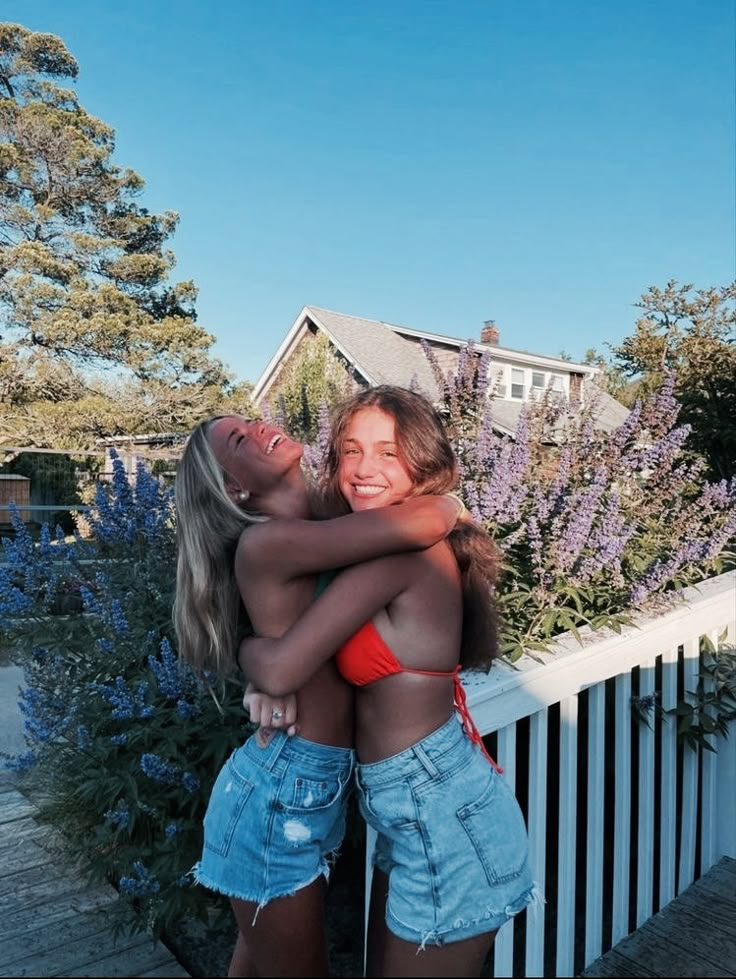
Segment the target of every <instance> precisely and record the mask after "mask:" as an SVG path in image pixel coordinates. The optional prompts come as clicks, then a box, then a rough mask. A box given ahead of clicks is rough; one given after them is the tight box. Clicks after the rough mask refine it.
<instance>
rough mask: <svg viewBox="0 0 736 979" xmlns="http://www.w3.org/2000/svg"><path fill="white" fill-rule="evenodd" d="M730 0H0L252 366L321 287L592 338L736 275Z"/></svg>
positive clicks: (461, 332) (461, 319) (437, 320)
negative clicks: (656, 302) (165, 231)
mask: <svg viewBox="0 0 736 979" xmlns="http://www.w3.org/2000/svg"><path fill="white" fill-rule="evenodd" d="M734 18H735V15H734V4H733V0H707V2H704V0H617V2H616V3H610V2H603V0H587V2H586V0H575V2H566V0H559V2H556V3H554V2H542V0H422V2H420V0H371V2H367V0H364V2H362V3H356V2H349V0H334V2H333V0H312V2H310V3H306V2H296V0H259V2H255V0H241V2H236V0H230V2H220V3H215V4H212V5H205V4H203V3H202V2H201V0H197V2H191V0H178V2H174V0H155V2H150V0H145V2H144V0H127V2H126V0H120V2H117V3H114V4H113V3H110V2H108V3H100V2H99V0H69V2H67V3H61V2H59V0H53V2H52V0H34V3H32V4H29V3H27V2H18V0H4V2H3V6H2V19H3V20H4V21H11V22H17V23H21V24H23V25H24V26H26V27H28V28H30V29H32V30H37V31H46V32H50V33H53V34H58V35H59V36H60V37H61V38H62V39H63V40H64V42H65V43H66V45H67V47H68V48H69V50H70V51H71V53H72V54H73V55H74V56H75V57H76V58H77V60H78V62H79V66H80V75H79V80H78V82H77V85H76V88H77V92H78V94H79V98H80V101H81V102H82V104H83V105H84V106H85V107H86V108H87V109H88V111H90V112H92V113H93V114H94V115H97V116H99V117H100V118H102V119H104V121H105V122H107V123H108V124H109V125H111V126H112V127H113V128H114V129H115V130H116V133H117V144H116V154H115V159H116V162H118V163H119V164H120V165H123V166H130V167H132V168H133V169H134V170H136V171H138V173H139V174H140V175H141V176H142V177H143V178H144V179H145V181H146V188H145V191H144V194H143V197H142V203H143V204H144V205H145V206H147V207H149V208H150V209H152V210H156V211H160V210H165V209H168V210H174V211H177V212H178V213H179V214H180V218H181V222H180V225H179V228H178V230H177V233H176V235H175V236H174V238H173V239H172V241H171V247H172V249H173V251H174V252H175V254H176V256H177V266H176V268H175V270H174V278H175V279H177V280H179V279H193V280H194V281H195V283H196V285H197V286H198V288H199V299H198V302H197V309H198V313H199V322H200V323H201V324H202V325H203V326H204V327H205V328H207V329H208V330H209V331H210V332H211V333H213V334H214V335H215V336H216V338H217V342H216V344H215V347H214V352H215V353H216V354H217V355H218V356H219V357H220V358H221V359H222V360H223V361H225V363H226V364H227V365H228V366H229V367H230V369H231V370H232V371H233V373H234V374H235V376H236V377H237V378H238V379H240V380H251V381H255V380H256V379H257V378H258V376H259V374H260V373H261V371H262V370H263V368H264V367H265V366H266V364H267V362H268V360H269V359H270V358H271V356H272V355H273V354H274V353H275V351H276V348H277V347H278V345H279V344H280V342H281V340H282V339H283V337H284V335H285V333H286V331H287V329H288V328H289V327H290V326H291V324H292V322H293V320H294V319H295V317H296V316H297V314H298V313H299V311H300V310H301V308H302V306H304V305H307V304H311V305H317V306H324V307H327V308H330V309H336V310H340V311H342V312H346V313H352V314H354V315H358V316H366V317H371V318H376V319H383V320H387V321H389V322H392V323H397V324H401V325H404V326H408V327H413V328H416V329H427V330H430V331H433V332H437V333H445V334H447V335H450V336H454V337H458V338H461V339H468V338H470V337H478V336H479V332H480V329H481V326H482V324H483V321H484V320H487V319H495V320H496V323H497V325H498V327H499V329H500V332H501V343H502V344H503V345H505V346H509V347H515V348H518V349H523V350H530V351H534V352H538V353H546V354H553V355H555V354H559V353H560V352H562V351H565V352H566V353H568V354H570V355H571V356H573V358H575V359H577V358H581V357H582V356H583V355H584V353H585V350H586V349H587V348H589V347H596V348H598V350H599V351H601V352H603V353H607V352H608V351H607V348H606V346H605V345H606V343H617V342H619V341H620V340H621V339H622V338H623V337H625V336H626V335H628V334H630V333H631V332H632V330H633V327H634V323H635V320H636V316H637V310H636V308H635V306H634V303H635V302H636V301H637V300H638V298H639V297H640V295H641V293H642V292H644V291H645V290H646V289H647V288H648V287H649V286H650V285H657V286H664V285H665V284H666V282H667V280H668V279H677V280H678V281H679V282H681V283H685V282H692V283H694V285H695V286H696V287H708V286H714V285H725V284H727V283H728V282H729V281H731V280H732V279H733V278H734V277H736V252H735V249H736V201H735V198H734V192H735V177H734V173H735V166H736V163H735V160H734V154H735V146H736V133H735V125H734V120H735V115H736V105H735V96H734V86H735V65H734V61H735V54H734V51H735V36H734V35H735V30H734Z"/></svg>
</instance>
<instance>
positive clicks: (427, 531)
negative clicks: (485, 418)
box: [207, 416, 458, 977]
mask: <svg viewBox="0 0 736 979" xmlns="http://www.w3.org/2000/svg"><path fill="white" fill-rule="evenodd" d="M207 437H208V441H209V443H210V446H211V448H212V450H213V454H214V455H215V457H216V459H217V461H218V462H219V464H220V466H221V467H222V469H223V472H224V473H225V486H226V489H227V492H228V494H229V495H230V496H231V498H232V499H233V501H234V502H235V503H236V504H237V505H246V506H247V507H248V508H249V509H250V510H252V511H256V512H260V513H262V514H265V515H268V516H269V517H271V519H270V520H269V521H267V522H264V523H260V524H254V525H252V526H250V527H248V528H247V529H246V530H245V531H244V532H243V534H242V535H241V538H240V541H239V543H238V546H237V551H236V556H235V575H236V579H237V582H238V586H239V589H240V593H241V596H242V599H243V603H244V605H245V607H246V610H247V611H248V615H249V617H250V619H251V622H252V624H253V628H254V630H255V632H256V633H257V634H259V635H262V636H273V637H278V636H281V635H282V634H283V633H284V632H285V631H286V630H287V629H288V628H289V627H290V626H291V625H292V624H293V623H294V622H296V621H297V620H298V619H299V617H300V616H301V615H303V614H304V613H305V611H306V610H307V608H308V607H309V605H310V604H311V603H312V602H313V600H314V594H315V582H316V574H317V573H318V572H319V571H322V570H328V569H333V568H341V567H344V566H346V565H348V564H352V563H354V562H359V561H363V560H371V559H373V558H375V557H376V556H377V555H380V554H384V553H389V552H392V551H399V552H401V551H405V550H408V549H413V548H421V547H426V546H431V545H434V544H435V543H436V541H438V540H440V539H442V538H443V537H444V536H445V535H446V534H447V533H448V532H449V531H450V530H451V529H452V527H453V525H454V523H455V520H456V518H457V511H458V508H457V504H456V501H454V500H452V499H451V498H449V497H438V496H435V497H423V498H417V499H415V500H407V501H406V502H402V503H401V506H390V507H385V508H382V509H381V510H371V511H366V512H364V513H355V514H348V515H347V516H344V517H338V518H336V519H334V520H325V521H314V520H311V519H310V508H309V499H308V495H307V486H306V483H305V480H304V475H303V472H302V469H301V457H302V451H303V447H302V445H301V444H300V443H298V442H296V441H294V440H292V439H290V438H289V437H288V436H286V435H285V434H284V433H283V432H281V430H280V429H278V428H276V427H275V426H272V425H267V424H265V423H262V422H250V421H247V420H246V419H243V418H240V417H237V416H229V417H227V418H222V419H219V420H218V421H215V422H214V423H213V424H212V425H211V427H210V429H209V431H208V436H207ZM243 494H247V502H246V503H245V504H244V503H243V498H242V497H243ZM391 502H395V503H398V502H400V501H399V500H398V499H396V500H392V501H391ZM292 689H293V690H296V689H298V693H297V694H296V695H295V696H294V697H293V698H290V697H288V696H284V697H279V698H278V699H276V700H275V701H274V700H267V699H263V700H262V701H258V702H254V710H263V711H265V710H266V709H267V710H268V717H266V716H265V715H264V716H263V718H262V717H261V716H254V717H253V719H254V720H256V721H259V720H261V719H264V720H267V721H268V720H269V719H270V710H271V707H272V706H276V707H278V708H279V709H281V710H283V711H284V717H283V719H282V721H281V723H285V724H287V725H289V724H291V723H292V721H293V719H294V714H295V712H297V713H298V717H299V733H300V735H301V736H303V737H304V738H307V739H309V740H311V741H316V742H319V743H321V744H329V745H335V746H339V747H352V746H353V694H352V690H351V688H350V687H349V686H348V685H347V684H345V683H344V681H343V680H342V679H341V678H340V677H339V675H338V673H337V671H336V670H335V668H334V665H333V664H332V662H331V661H330V660H329V659H325V660H324V661H323V662H322V663H320V664H319V666H318V667H317V668H316V669H315V670H312V671H310V674H309V676H305V677H304V678H303V683H300V684H299V685H298V687H293V688H292ZM285 693H286V694H289V693H290V691H285ZM324 887H325V882H324V880H323V879H322V878H321V877H320V878H319V879H318V880H317V881H315V882H314V883H313V884H311V885H309V886H307V887H304V888H302V889H301V890H299V891H298V892H297V893H296V894H294V895H293V896H289V897H285V898H279V899H277V900H274V901H272V902H270V903H269V904H267V905H266V906H265V907H264V908H261V910H260V911H259V912H258V915H257V917H256V914H255V913H256V905H255V904H254V903H252V902H248V901H240V900H235V899H234V900H232V902H231V903H232V907H233V911H234V914H235V917H236V920H237V922H238V928H239V934H238V939H237V943H236V948H235V953H234V955H233V959H232V961H231V963H230V969H229V972H228V975H230V976H320V977H322V976H325V975H327V973H328V955H327V942H326V937H325V936H326V932H325V923H324ZM254 917H256V924H255V925H253V920H254ZM244 936H247V941H246V940H245V938H244Z"/></svg>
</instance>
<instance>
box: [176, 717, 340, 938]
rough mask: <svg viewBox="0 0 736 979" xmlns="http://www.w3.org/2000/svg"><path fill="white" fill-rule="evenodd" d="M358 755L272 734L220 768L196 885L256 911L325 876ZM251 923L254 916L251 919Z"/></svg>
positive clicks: (337, 842) (336, 846)
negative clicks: (246, 903) (264, 744)
mask: <svg viewBox="0 0 736 979" xmlns="http://www.w3.org/2000/svg"><path fill="white" fill-rule="evenodd" d="M354 767H355V754H354V752H353V751H352V750H351V749H349V748H336V747H332V746H330V745H324V744H317V743H316V742H314V741H307V740H305V739H304V738H300V737H298V736H295V737H287V735H286V734H284V732H283V731H278V732H275V733H274V735H273V737H272V738H271V740H270V742H269V744H268V746H267V747H265V748H261V747H259V745H258V744H257V743H256V740H255V737H250V738H249V739H248V740H247V741H246V742H245V744H244V745H242V746H241V747H239V748H236V750H235V751H234V752H233V753H232V754H231V755H230V757H229V758H228V760H227V761H226V762H225V764H224V765H223V766H222V768H221V770H220V773H219V774H218V776H217V779H216V780H215V784H214V786H213V789H212V794H211V795H210V799H209V803H208V805H207V811H206V812H205V816H204V844H203V847H202V857H201V859H200V860H199V862H198V863H197V864H196V865H195V866H194V868H193V870H192V874H193V876H194V878H195V880H196V881H197V883H198V884H203V885H204V886H205V887H208V888H209V889H210V890H213V891H218V892H219V893H221V894H226V895H227V896H228V897H234V898H239V899H241V900H243V901H253V902H255V903H256V904H257V905H258V908H259V909H260V908H261V907H263V906H264V905H265V904H267V903H268V902H269V901H272V900H273V899H274V898H277V897H285V896H287V895H290V894H294V893H295V892H296V891H298V890H299V889H301V888H302V887H306V886H307V885H308V884H311V883H312V881H314V880H316V879H317V878H318V877H319V876H320V874H321V875H322V876H324V877H325V879H327V878H328V877H329V874H330V870H331V868H332V864H333V862H334V857H335V856H336V854H337V851H338V850H339V847H340V844H341V843H342V840H343V837H344V835H345V819H346V811H347V798H348V794H349V792H350V789H351V787H352V774H353V770H354ZM254 921H255V919H254Z"/></svg>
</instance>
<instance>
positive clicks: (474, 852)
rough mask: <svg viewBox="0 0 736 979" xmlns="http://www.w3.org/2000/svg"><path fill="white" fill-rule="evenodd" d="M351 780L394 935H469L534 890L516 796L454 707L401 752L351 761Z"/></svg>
mask: <svg viewBox="0 0 736 979" xmlns="http://www.w3.org/2000/svg"><path fill="white" fill-rule="evenodd" d="M356 785H357V790H358V801H359V804H360V811H361V813H362V814H363V817H364V819H365V820H366V822H368V823H369V825H370V826H372V827H373V829H375V830H376V833H377V840H376V847H375V851H374V855H373V862H374V865H375V866H377V867H378V868H379V869H380V870H382V871H383V872H384V873H386V874H388V875H389V892H388V901H387V904H386V924H387V926H388V928H389V929H390V930H391V931H392V932H393V933H394V934H395V935H397V936H398V937H399V938H402V939H404V940H406V941H408V942H415V943H416V944H417V945H418V946H419V948H420V949H421V948H424V946H425V945H427V944H429V945H444V944H445V943H449V942H459V941H463V940H464V939H466V938H473V937H475V936H476V935H481V934H483V933H485V932H488V931H493V930H495V929H496V928H500V927H501V925H503V924H504V922H506V921H508V919H509V918H511V917H512V916H513V915H515V914H518V913H519V912H520V911H522V910H523V909H524V908H525V907H526V906H527V905H528V904H529V902H530V901H531V900H532V899H533V897H534V896H535V884H534V881H533V878H532V874H531V871H530V869H529V863H528V852H529V846H528V840H527V832H526V825H525V822H524V816H523V813H522V811H521V808H520V807H519V803H518V802H517V801H516V797H515V796H514V794H513V792H512V791H511V789H510V788H509V787H508V785H507V783H506V782H505V781H504V778H503V776H502V775H499V774H498V772H496V771H495V769H494V768H493V767H492V766H491V764H490V763H489V762H488V760H487V758H485V756H484V755H483V754H482V752H481V750H480V748H479V747H478V746H477V745H475V744H473V742H472V741H471V740H470V738H469V737H468V736H467V735H466V734H465V732H464V731H463V729H462V726H461V724H460V722H459V718H458V717H457V716H456V715H455V716H453V717H452V718H450V720H449V721H447V723H446V724H443V725H442V727H439V728H437V730H435V731H433V732H432V733H431V734H429V735H427V737H426V738H424V739H423V740H421V741H419V742H417V743H416V744H415V745H412V747H411V748H407V749H406V750H405V751H402V752H400V753H399V754H398V755H393V756H392V757H390V758H386V759H384V760H382V761H379V762H375V763H374V764H370V765H361V764H359V765H357V766H356Z"/></svg>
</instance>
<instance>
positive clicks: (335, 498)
mask: <svg viewBox="0 0 736 979" xmlns="http://www.w3.org/2000/svg"><path fill="white" fill-rule="evenodd" d="M364 408H379V409H380V410H381V411H384V412H385V413H386V414H387V415H390V416H391V417H392V418H393V419H394V422H395V425H396V435H395V438H396V446H397V449H398V453H399V457H400V459H401V461H402V462H403V463H404V465H405V466H406V469H407V471H408V473H409V475H410V477H411V479H412V482H413V483H414V487H413V490H412V493H411V495H412V496H420V495H423V494H428V493H437V494H441V493H449V492H451V491H452V490H454V488H455V486H456V485H457V481H458V466H457V458H456V456H455V453H454V451H453V448H452V445H451V444H450V440H449V438H448V437H447V431H446V430H445V426H444V423H443V421H442V418H441V416H440V414H439V412H438V411H437V410H436V409H435V408H434V406H433V405H432V403H431V402H430V401H429V400H428V399H427V398H426V397H425V396H424V395H422V394H419V393H417V392H416V391H411V390H409V389H408V388H402V387H397V386H394V385H391V384H382V385H379V386H378V387H373V388H367V389H365V390H361V391H358V392H356V393H355V394H354V395H352V396H351V397H349V398H348V399H347V400H346V401H343V402H342V403H341V404H340V405H339V406H338V407H337V409H336V411H335V413H334V415H333V420H332V435H331V438H330V444H329V447H328V450H327V456H326V459H325V468H324V472H323V474H322V479H321V483H322V489H323V493H324V497H325V503H326V506H327V507H328V508H329V509H330V510H331V511H332V512H337V513H340V512H341V513H346V512H347V510H348V506H347V503H346V502H345V500H344V498H343V496H342V494H341V493H340V488H339V482H338V472H339V468H340V458H341V456H342V447H343V443H344V440H345V432H346V430H347V427H348V424H349V423H350V419H351V418H352V417H353V415H355V414H356V412H358V411H362V410H363V409H364ZM447 539H448V542H449V543H450V545H451V546H452V549H453V552H454V554H455V559H456V561H457V564H458V568H459V569H460V577H461V585H462V593H463V632H462V645H461V649H460V663H461V665H462V667H463V668H464V669H476V670H482V669H486V670H487V669H488V668H489V667H490V665H491V661H492V660H493V659H494V658H495V657H496V656H497V655H498V624H497V614H496V602H495V583H496V574H497V551H496V547H495V545H494V543H493V541H492V540H491V538H490V537H489V535H488V534H487V533H486V532H485V530H483V528H482V527H481V526H479V525H478V524H477V523H475V522H474V521H471V520H468V519H466V520H463V521H461V522H460V523H458V525H457V526H456V527H455V529H454V530H453V531H452V533H451V534H450V535H449V537H448V538H447Z"/></svg>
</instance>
